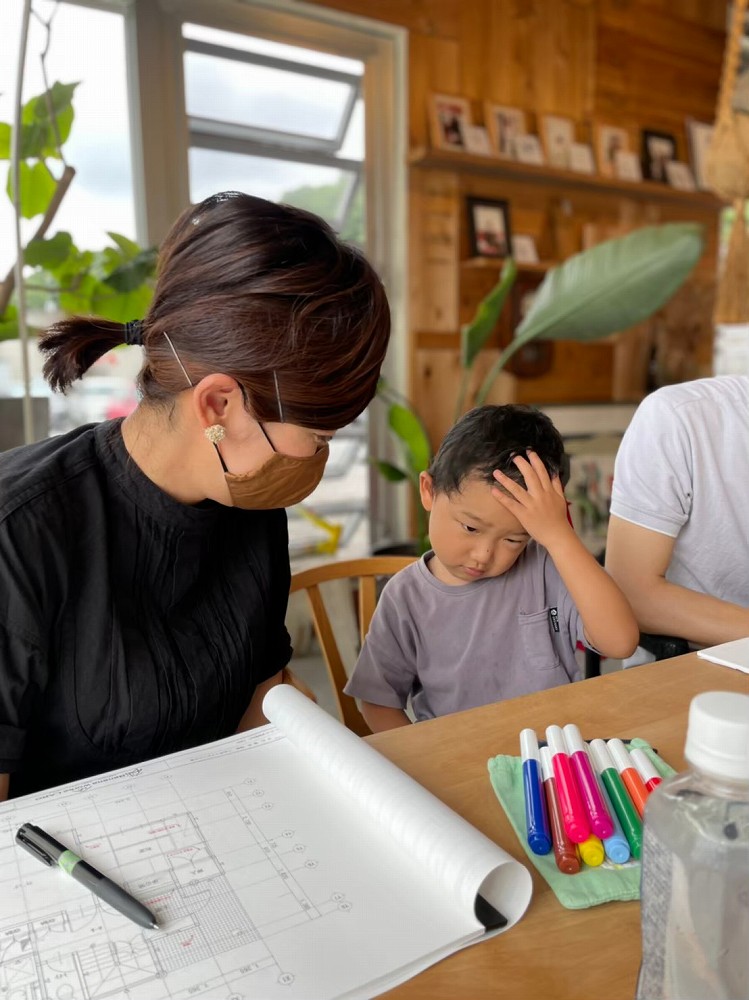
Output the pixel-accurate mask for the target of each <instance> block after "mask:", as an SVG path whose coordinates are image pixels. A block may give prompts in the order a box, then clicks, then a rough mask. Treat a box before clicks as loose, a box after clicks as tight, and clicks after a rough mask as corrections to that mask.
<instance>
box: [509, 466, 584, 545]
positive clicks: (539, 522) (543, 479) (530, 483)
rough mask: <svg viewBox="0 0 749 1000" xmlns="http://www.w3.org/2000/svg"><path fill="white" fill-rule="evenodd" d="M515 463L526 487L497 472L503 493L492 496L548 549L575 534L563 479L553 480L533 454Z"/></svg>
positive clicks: (555, 478) (555, 477)
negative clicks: (561, 539) (556, 541)
mask: <svg viewBox="0 0 749 1000" xmlns="http://www.w3.org/2000/svg"><path fill="white" fill-rule="evenodd" d="M513 462H514V463H515V465H516V466H517V467H518V469H519V470H520V472H521V473H522V474H523V479H524V480H525V487H523V486H522V485H521V484H520V483H516V482H515V481H514V480H512V479H510V478H509V476H506V475H505V474H504V473H503V472H500V471H499V470H498V469H497V470H495V472H494V478H495V479H496V480H497V482H498V483H499V485H500V486H501V487H502V489H501V490H500V489H497V488H496V487H495V488H493V489H492V496H493V497H494V499H495V500H496V501H497V502H498V503H501V504H502V506H503V507H505V508H506V509H507V510H508V511H510V513H511V514H513V515H514V516H515V517H516V518H517V519H518V521H520V523H521V524H522V526H523V528H524V529H525V530H526V531H527V532H528V534H529V535H531V537H532V538H535V540H536V541H537V542H538V543H539V545H543V546H544V548H547V549H548V548H550V547H552V546H553V543H554V541H555V540H556V539H558V538H560V536H564V535H566V534H567V533H568V532H570V531H571V530H572V528H571V527H570V523H569V521H568V519H567V501H566V500H565V498H564V489H563V487H562V483H561V480H560V479H559V476H554V477H553V478H551V477H550V476H549V473H548V472H547V471H546V466H545V465H544V463H543V462H542V461H541V459H540V458H539V457H538V455H537V454H536V453H535V452H533V451H529V452H528V457H527V458H523V456H522V455H516V456H515V458H514V459H513ZM505 490H506V491H507V492H505ZM508 494H509V496H508Z"/></svg>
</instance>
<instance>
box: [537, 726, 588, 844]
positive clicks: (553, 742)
mask: <svg viewBox="0 0 749 1000" xmlns="http://www.w3.org/2000/svg"><path fill="white" fill-rule="evenodd" d="M546 742H547V743H548V744H549V750H550V751H551V766H552V770H553V771H554V780H555V782H556V786H557V795H558V796H559V806H560V808H561V811H562V822H563V823H564V829H565V830H566V832H567V836H568V837H569V838H570V840H571V841H572V842H573V843H575V844H582V843H583V841H586V840H587V839H588V837H589V836H590V826H589V825H588V817H587V816H586V814H585V808H584V806H583V803H582V800H581V798H580V791H579V789H578V787H577V782H576V781H575V774H574V772H573V770H572V767H571V766H570V761H569V758H568V756H567V745H566V743H565V741H564V733H563V732H562V730H561V728H560V727H559V726H547V727H546Z"/></svg>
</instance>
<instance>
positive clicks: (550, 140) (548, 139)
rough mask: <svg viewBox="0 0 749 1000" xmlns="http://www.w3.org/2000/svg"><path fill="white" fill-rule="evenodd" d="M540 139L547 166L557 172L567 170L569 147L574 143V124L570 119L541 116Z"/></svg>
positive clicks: (559, 116) (558, 116)
mask: <svg viewBox="0 0 749 1000" xmlns="http://www.w3.org/2000/svg"><path fill="white" fill-rule="evenodd" d="M541 137H542V139H543V146H544V153H545V154H546V162H547V164H548V165H549V166H550V167H556V168H557V169H559V170H568V169H569V165H570V146H571V145H572V143H573V142H574V141H575V123H574V122H573V121H572V119H571V118H563V117H562V116H561V115H542V116H541Z"/></svg>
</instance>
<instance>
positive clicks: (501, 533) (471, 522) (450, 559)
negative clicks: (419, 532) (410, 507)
mask: <svg viewBox="0 0 749 1000" xmlns="http://www.w3.org/2000/svg"><path fill="white" fill-rule="evenodd" d="M419 488H420V493H421V502H422V504H423V505H424V509H425V510H428V511H429V539H430V541H431V543H432V548H433V549H434V558H433V559H432V560H431V562H430V563H429V568H430V570H431V571H432V573H433V574H434V576H436V577H437V579H438V580H440V581H441V582H442V583H448V584H451V585H453V586H458V585H460V584H464V583H472V582H473V581H474V580H482V579H485V578H487V577H491V576H501V575H502V574H503V573H506V572H507V570H508V569H510V567H511V566H513V565H514V564H515V562H516V561H517V560H518V558H519V556H520V555H521V553H522V552H523V551H524V549H525V547H526V545H527V544H528V542H529V540H530V535H529V534H528V532H527V531H525V529H524V528H523V527H522V525H521V524H520V521H518V519H517V518H516V517H514V516H513V515H512V514H511V513H510V512H509V511H508V510H505V509H504V507H502V505H501V504H500V503H498V502H497V501H496V500H495V499H494V497H493V496H492V494H491V490H492V487H491V486H490V484H489V483H487V482H486V481H485V480H483V479H479V478H476V477H473V476H471V477H469V478H467V479H465V480H463V484H462V486H461V490H460V492H459V493H453V494H452V495H451V496H448V495H447V494H446V493H437V494H436V495H435V494H434V493H433V490H432V477H431V476H430V475H429V473H427V472H422V474H421V477H420V480H419Z"/></svg>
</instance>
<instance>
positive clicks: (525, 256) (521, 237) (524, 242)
mask: <svg viewBox="0 0 749 1000" xmlns="http://www.w3.org/2000/svg"><path fill="white" fill-rule="evenodd" d="M512 256H513V257H514V258H515V261H516V263H518V264H538V250H537V249H536V241H535V240H534V239H533V237H532V236H527V235H526V234H525V233H522V234H521V233H518V234H517V235H516V236H513V237H512Z"/></svg>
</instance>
